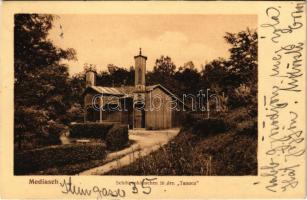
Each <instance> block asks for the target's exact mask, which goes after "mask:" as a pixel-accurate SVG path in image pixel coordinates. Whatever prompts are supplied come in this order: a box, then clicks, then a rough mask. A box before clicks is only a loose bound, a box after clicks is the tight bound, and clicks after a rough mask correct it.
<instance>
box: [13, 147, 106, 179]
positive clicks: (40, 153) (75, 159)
mask: <svg viewBox="0 0 307 200" xmlns="http://www.w3.org/2000/svg"><path fill="white" fill-rule="evenodd" d="M105 155H106V145H105V144H104V143H86V144H79V143H74V144H67V145H56V146H49V147H44V148H39V149H33V150H28V151H22V152H15V156H14V172H15V175H22V174H28V173H31V172H35V171H40V170H43V169H47V168H51V167H61V166H64V165H67V164H74V163H79V162H88V161H90V160H98V159H103V158H104V157H105Z"/></svg>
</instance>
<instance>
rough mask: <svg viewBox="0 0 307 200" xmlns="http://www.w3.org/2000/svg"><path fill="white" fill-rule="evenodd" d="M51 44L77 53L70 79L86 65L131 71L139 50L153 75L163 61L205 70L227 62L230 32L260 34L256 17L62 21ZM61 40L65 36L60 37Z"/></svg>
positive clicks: (99, 17) (53, 32)
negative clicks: (159, 60)
mask: <svg viewBox="0 0 307 200" xmlns="http://www.w3.org/2000/svg"><path fill="white" fill-rule="evenodd" d="M58 16H59V17H57V18H56V19H55V21H54V27H53V28H52V29H51V30H50V33H49V39H51V40H52V41H53V43H54V44H55V45H56V46H58V47H60V48H64V49H66V48H73V49H75V50H76V53H77V55H76V57H77V61H69V62H67V61H65V62H64V63H67V64H68V66H69V72H70V74H71V75H73V74H75V73H78V72H81V71H83V67H84V64H85V63H89V64H94V65H96V68H97V70H98V71H100V70H106V69H107V65H108V64H114V65H116V66H119V67H125V68H127V69H128V68H129V67H130V66H134V58H133V57H134V56H135V55H138V53H139V48H142V54H143V55H145V56H147V58H148V59H147V66H146V68H147V70H152V69H153V66H154V63H155V60H156V59H157V58H159V57H161V55H165V56H166V55H167V56H169V57H171V59H172V61H173V62H174V63H175V65H176V66H177V67H179V66H183V65H184V63H186V62H188V61H193V63H194V65H195V67H197V68H198V69H201V66H202V65H203V64H205V63H206V62H210V61H211V60H213V59H215V58H218V57H222V58H228V57H229V52H228V49H229V47H230V46H229V44H227V43H226V42H225V40H224V38H223V37H224V35H225V33H226V32H230V33H236V32H239V31H242V30H246V29H247V28H250V29H256V28H257V16H256V15H190V14H189V15H188V14H185V15H184V14H181V15H146V14H144V15H84V14H83V15H82V14H79V15H58ZM62 33H63V35H62V36H61V34H62Z"/></svg>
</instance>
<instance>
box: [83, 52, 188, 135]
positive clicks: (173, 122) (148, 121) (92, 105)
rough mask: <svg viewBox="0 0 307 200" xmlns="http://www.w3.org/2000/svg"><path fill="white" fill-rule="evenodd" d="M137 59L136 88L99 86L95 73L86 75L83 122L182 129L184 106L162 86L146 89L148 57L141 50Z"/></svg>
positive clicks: (151, 128)
mask: <svg viewBox="0 0 307 200" xmlns="http://www.w3.org/2000/svg"><path fill="white" fill-rule="evenodd" d="M134 59H135V85H134V86H121V87H103V86H97V85H96V72H94V71H87V73H86V89H85V92H84V108H85V114H84V121H85V122H88V121H93V122H104V121H108V122H120V123H123V124H128V125H129V127H130V128H145V129H150V130H156V129H168V128H172V127H178V126H180V121H181V118H182V115H183V112H182V110H184V104H183V102H182V101H181V100H180V99H179V98H178V97H176V95H174V94H173V93H171V92H170V91H169V90H168V89H167V88H165V87H163V86H162V85H161V84H157V85H151V86H146V85H145V72H146V60H147V57H146V56H143V55H142V52H141V50H140V53H139V55H137V56H135V57H134Z"/></svg>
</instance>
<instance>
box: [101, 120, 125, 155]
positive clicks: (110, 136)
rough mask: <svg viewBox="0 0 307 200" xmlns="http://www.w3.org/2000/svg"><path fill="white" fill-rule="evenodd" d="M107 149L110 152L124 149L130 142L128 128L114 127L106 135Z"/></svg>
mask: <svg viewBox="0 0 307 200" xmlns="http://www.w3.org/2000/svg"><path fill="white" fill-rule="evenodd" d="M105 141H106V144H107V148H108V149H110V150H118V149H120V148H122V147H124V146H125V145H126V144H127V143H128V141H129V137H128V126H127V125H119V124H118V125H114V126H113V127H112V128H111V129H110V131H109V132H108V133H107V135H106V139H105Z"/></svg>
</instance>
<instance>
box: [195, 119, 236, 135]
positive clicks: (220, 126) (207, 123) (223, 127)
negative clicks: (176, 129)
mask: <svg viewBox="0 0 307 200" xmlns="http://www.w3.org/2000/svg"><path fill="white" fill-rule="evenodd" d="M229 128H230V127H229V124H228V123H227V122H225V121H224V120H223V119H216V118H209V119H203V120H199V121H197V122H196V123H195V125H194V126H193V128H192V129H193V133H194V134H196V135H199V136H208V135H211V134H216V133H223V132H225V131H227V130H228V129H229Z"/></svg>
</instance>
